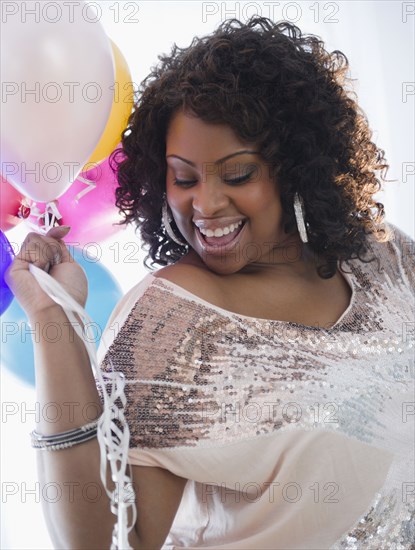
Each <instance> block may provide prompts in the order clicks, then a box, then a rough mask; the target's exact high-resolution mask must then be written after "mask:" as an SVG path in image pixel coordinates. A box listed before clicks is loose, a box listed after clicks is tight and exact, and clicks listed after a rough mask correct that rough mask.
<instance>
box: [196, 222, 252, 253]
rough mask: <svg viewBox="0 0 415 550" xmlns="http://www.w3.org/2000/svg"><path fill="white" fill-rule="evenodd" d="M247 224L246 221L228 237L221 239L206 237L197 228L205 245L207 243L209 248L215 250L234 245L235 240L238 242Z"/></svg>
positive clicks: (224, 236) (223, 236)
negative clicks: (237, 239)
mask: <svg viewBox="0 0 415 550" xmlns="http://www.w3.org/2000/svg"><path fill="white" fill-rule="evenodd" d="M245 223H246V220H244V221H243V222H242V223H241V224H240V225H238V226H237V227H235V228H234V229H233V230H232V231H230V232H229V233H228V234H227V235H222V236H220V237H207V236H206V235H203V233H202V232H201V231H200V229H199V228H198V227H197V226H196V230H197V233H198V235H199V238H200V240H201V241H202V242H203V243H205V244H206V245H207V246H208V247H209V248H215V247H218V248H219V247H224V246H225V245H228V244H230V243H232V242H233V241H234V240H236V238H237V237H238V235H239V233H240V232H241V231H242V229H243V228H244V227H245Z"/></svg>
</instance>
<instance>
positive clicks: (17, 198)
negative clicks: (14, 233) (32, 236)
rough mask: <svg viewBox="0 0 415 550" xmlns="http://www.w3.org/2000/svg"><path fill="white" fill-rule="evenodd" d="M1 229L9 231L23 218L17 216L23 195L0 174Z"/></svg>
mask: <svg viewBox="0 0 415 550" xmlns="http://www.w3.org/2000/svg"><path fill="white" fill-rule="evenodd" d="M0 196H1V200H0V229H1V230H2V231H7V230H8V229H11V228H12V227H15V226H16V225H17V224H18V223H20V222H21V221H22V220H21V218H19V217H18V216H17V213H18V212H19V209H20V205H21V201H22V200H23V196H22V195H21V194H20V193H19V192H18V191H17V190H16V189H15V188H14V187H13V186H12V185H10V183H9V182H8V181H7V180H6V179H5V178H3V176H1V175H0Z"/></svg>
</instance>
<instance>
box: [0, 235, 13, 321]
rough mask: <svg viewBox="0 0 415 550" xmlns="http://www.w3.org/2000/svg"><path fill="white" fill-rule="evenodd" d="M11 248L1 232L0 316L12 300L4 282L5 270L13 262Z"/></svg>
mask: <svg viewBox="0 0 415 550" xmlns="http://www.w3.org/2000/svg"><path fill="white" fill-rule="evenodd" d="M13 256H14V252H13V248H12V246H11V244H10V243H9V241H8V239H7V237H6V235H5V234H4V233H3V231H0V315H1V314H2V313H4V312H5V311H6V309H7V308H8V307H9V305H10V304H11V302H12V300H13V292H12V291H11V290H10V288H9V287H8V286H7V284H6V281H5V280H4V274H5V272H6V269H7V268H8V267H9V265H10V264H11V263H12V261H13Z"/></svg>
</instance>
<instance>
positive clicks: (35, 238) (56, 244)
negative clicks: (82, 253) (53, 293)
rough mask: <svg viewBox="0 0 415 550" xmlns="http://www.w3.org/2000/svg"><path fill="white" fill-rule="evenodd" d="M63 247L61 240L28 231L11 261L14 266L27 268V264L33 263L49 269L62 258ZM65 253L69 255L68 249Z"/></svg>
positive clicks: (46, 269)
mask: <svg viewBox="0 0 415 550" xmlns="http://www.w3.org/2000/svg"><path fill="white" fill-rule="evenodd" d="M64 247H65V245H64V244H63V243H62V242H61V241H57V240H55V239H53V238H50V237H49V238H48V237H44V236H42V235H39V234H38V233H29V234H28V235H27V237H26V239H25V240H24V241H23V244H22V247H21V249H20V252H19V253H18V254H17V255H16V257H15V261H14V262H13V263H14V264H15V268H20V269H21V268H26V269H28V265H27V264H33V265H35V266H36V267H40V268H41V269H43V270H45V271H49V269H50V268H51V266H52V265H54V264H56V263H60V262H61V261H62V260H63V256H64V255H65V254H64V252H63V248H64ZM65 248H66V247H65ZM66 255H69V252H68V251H66Z"/></svg>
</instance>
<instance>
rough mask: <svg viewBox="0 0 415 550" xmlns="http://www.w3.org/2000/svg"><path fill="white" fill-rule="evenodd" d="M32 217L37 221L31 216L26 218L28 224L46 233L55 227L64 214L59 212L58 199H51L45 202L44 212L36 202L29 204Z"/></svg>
mask: <svg viewBox="0 0 415 550" xmlns="http://www.w3.org/2000/svg"><path fill="white" fill-rule="evenodd" d="M28 207H29V208H30V217H31V218H34V219H35V221H31V220H30V219H29V218H26V219H25V223H26V225H27V226H28V227H29V228H30V229H33V230H34V231H36V232H37V233H41V234H42V235H45V234H46V233H47V232H48V231H49V229H52V227H55V225H56V222H57V221H59V220H60V219H62V214H61V213H60V212H59V208H58V201H50V202H47V203H46V204H45V211H44V212H42V211H41V210H40V209H39V207H38V206H37V204H36V203H35V202H33V203H31V204H29V206H28Z"/></svg>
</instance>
